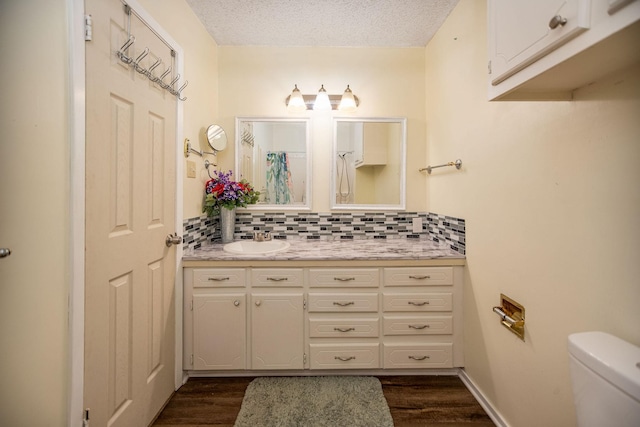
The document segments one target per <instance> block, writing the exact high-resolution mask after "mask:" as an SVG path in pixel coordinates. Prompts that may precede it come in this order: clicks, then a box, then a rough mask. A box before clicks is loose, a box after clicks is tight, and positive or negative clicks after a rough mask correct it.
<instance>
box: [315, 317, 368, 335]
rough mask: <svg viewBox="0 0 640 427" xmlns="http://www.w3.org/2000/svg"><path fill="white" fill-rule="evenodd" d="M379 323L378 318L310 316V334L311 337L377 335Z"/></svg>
mask: <svg viewBox="0 0 640 427" xmlns="http://www.w3.org/2000/svg"><path fill="white" fill-rule="evenodd" d="M379 325H380V321H379V319H378V318H370V319H364V318H355V317H354V318H350V319H345V318H340V319H319V318H310V319H309V336H310V337H311V338H324V337H327V338H351V337H358V338H360V337H377V336H378V330H379Z"/></svg>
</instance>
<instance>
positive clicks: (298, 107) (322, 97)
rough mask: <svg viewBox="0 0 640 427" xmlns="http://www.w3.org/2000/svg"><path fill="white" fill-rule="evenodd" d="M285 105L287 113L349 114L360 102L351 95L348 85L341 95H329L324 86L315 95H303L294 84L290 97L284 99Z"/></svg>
mask: <svg viewBox="0 0 640 427" xmlns="http://www.w3.org/2000/svg"><path fill="white" fill-rule="evenodd" d="M285 104H286V105H287V109H288V110H289V112H301V111H306V110H316V111H328V110H340V111H343V112H346V113H350V112H353V111H355V110H356V108H357V107H358V105H360V100H359V99H358V97H357V96H355V95H354V94H353V92H352V91H351V88H350V87H349V85H347V88H346V89H345V91H344V93H343V94H342V95H329V94H328V93H327V90H326V89H325V88H324V85H321V86H320V90H319V91H318V94H317V95H303V94H302V93H301V92H300V89H298V85H297V84H296V85H294V87H293V91H292V92H291V95H289V96H287V99H285Z"/></svg>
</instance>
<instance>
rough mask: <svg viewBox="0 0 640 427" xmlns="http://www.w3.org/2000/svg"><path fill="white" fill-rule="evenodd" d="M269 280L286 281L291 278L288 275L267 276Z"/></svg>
mask: <svg viewBox="0 0 640 427" xmlns="http://www.w3.org/2000/svg"><path fill="white" fill-rule="evenodd" d="M267 280H270V281H272V282H285V281H287V280H289V278H288V277H267Z"/></svg>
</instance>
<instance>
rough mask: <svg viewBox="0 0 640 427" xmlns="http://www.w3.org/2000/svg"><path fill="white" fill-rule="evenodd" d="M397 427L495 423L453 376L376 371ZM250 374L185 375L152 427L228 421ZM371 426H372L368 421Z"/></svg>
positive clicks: (230, 423)
mask: <svg viewBox="0 0 640 427" xmlns="http://www.w3.org/2000/svg"><path fill="white" fill-rule="evenodd" d="M378 378H379V379H380V382H381V383H382V391H383V392H384V396H385V398H386V399H387V402H388V404H389V409H390V410H391V416H392V417H393V422H394V425H395V426H396V427H403V426H430V427H457V426H460V427H462V426H467V427H485V426H491V427H493V426H494V424H493V422H492V421H491V419H490V418H489V417H488V416H487V414H486V413H485V412H484V410H483V409H482V407H481V406H480V404H478V402H477V401H476V400H475V398H474V397H473V395H472V394H471V393H470V392H469V390H467V388H466V387H465V385H464V384H463V383H462V381H461V380H460V379H459V378H458V377H456V376H447V375H443V376H431V375H429V376H381V377H378ZM252 379H253V378H251V377H240V378H190V379H189V381H187V383H186V384H185V385H183V386H182V387H181V388H180V390H178V391H177V392H176V393H175V394H174V396H173V397H172V398H171V400H170V401H169V403H168V404H167V406H166V407H165V408H164V410H163V411H162V412H161V413H160V415H159V416H158V418H157V419H156V421H155V423H154V424H153V425H154V426H182V427H197V426H230V427H231V426H233V423H234V421H235V420H236V416H237V415H238V412H239V411H240V405H241V404H242V398H243V396H244V392H245V390H246V388H247V386H248V385H249V383H250V382H251V380H252ZM372 427H375V426H372Z"/></svg>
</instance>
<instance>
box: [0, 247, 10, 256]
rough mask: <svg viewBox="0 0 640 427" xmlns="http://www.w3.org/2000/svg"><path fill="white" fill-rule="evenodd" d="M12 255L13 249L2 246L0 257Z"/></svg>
mask: <svg viewBox="0 0 640 427" xmlns="http://www.w3.org/2000/svg"><path fill="white" fill-rule="evenodd" d="M9 255H11V249H9V248H0V258H6V257H8V256H9Z"/></svg>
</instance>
